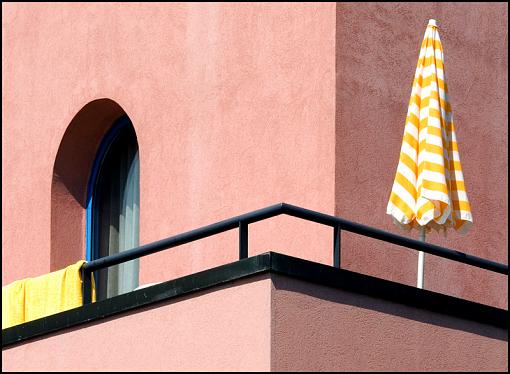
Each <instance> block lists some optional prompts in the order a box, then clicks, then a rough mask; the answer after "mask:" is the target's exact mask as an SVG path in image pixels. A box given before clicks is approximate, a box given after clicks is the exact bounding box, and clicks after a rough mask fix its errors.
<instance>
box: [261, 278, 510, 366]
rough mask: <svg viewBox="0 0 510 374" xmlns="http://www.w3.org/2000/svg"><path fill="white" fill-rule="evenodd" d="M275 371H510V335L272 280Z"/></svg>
mask: <svg viewBox="0 0 510 374" xmlns="http://www.w3.org/2000/svg"><path fill="white" fill-rule="evenodd" d="M272 281H273V282H272V287H273V289H272V297H271V299H272V307H271V311H272V323H273V326H272V329H271V347H272V350H271V370H272V371H307V372H318V371H347V372H349V371H362V372H363V371H369V372H371V371H383V372H392V371H399V372H414V371H421V372H428V371H434V372H451V371H461V372H462V371H468V372H471V371H508V331H507V330H505V329H502V328H496V327H493V326H487V325H484V324H480V323H477V322H472V321H467V320H462V319H459V318H455V317H450V316H446V315H442V314H439V313H434V312H428V311H424V310H420V309H416V308H413V307H409V306H405V305H400V304H397V303H393V302H388V301H385V300H380V299H376V298H373V297H368V296H363V295H358V294H354V293H350V292H345V291H341V290H335V289H333V288H329V287H324V286H319V285H315V284H311V283H307V282H303V281H300V280H296V279H292V278H288V277H284V276H279V275H274V276H273V277H272Z"/></svg>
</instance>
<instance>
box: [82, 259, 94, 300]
mask: <svg viewBox="0 0 510 374" xmlns="http://www.w3.org/2000/svg"><path fill="white" fill-rule="evenodd" d="M81 275H82V276H81V279H82V282H83V284H82V285H83V289H82V290H83V295H82V297H83V305H86V304H90V303H92V279H91V277H92V272H90V271H87V270H85V267H82V268H81Z"/></svg>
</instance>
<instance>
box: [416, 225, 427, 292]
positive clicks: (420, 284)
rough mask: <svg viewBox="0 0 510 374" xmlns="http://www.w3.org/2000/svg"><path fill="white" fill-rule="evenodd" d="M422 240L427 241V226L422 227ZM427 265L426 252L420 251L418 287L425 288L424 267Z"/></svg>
mask: <svg viewBox="0 0 510 374" xmlns="http://www.w3.org/2000/svg"><path fill="white" fill-rule="evenodd" d="M419 240H420V241H421V242H424V243H425V227H423V226H422V227H420V238H419ZM424 265H425V253H424V252H422V251H419V253H418V280H417V284H416V287H418V288H423V268H424Z"/></svg>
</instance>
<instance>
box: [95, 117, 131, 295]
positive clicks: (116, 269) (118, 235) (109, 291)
mask: <svg viewBox="0 0 510 374" xmlns="http://www.w3.org/2000/svg"><path fill="white" fill-rule="evenodd" d="M139 175H140V169H139V158H138V145H137V142H136V135H135V133H134V130H133V129H132V127H131V126H126V127H125V128H124V129H123V130H121V132H120V134H119V135H118V136H117V137H116V138H115V140H114V141H113V142H112V144H111V145H110V147H109V149H108V151H107V152H106V154H105V158H104V161H103V164H102V167H101V170H100V173H99V177H98V183H97V185H96V188H97V190H96V194H95V201H96V203H97V215H96V216H97V222H98V224H97V225H95V227H96V230H97V244H98V246H99V248H98V249H99V251H98V253H99V257H104V256H108V255H112V254H115V253H119V252H122V251H125V250H128V249H131V248H134V247H137V246H138V245H139V212H140V208H139V206H140V187H139V179H140V178H139ZM138 274H139V260H138V259H136V260H132V261H129V262H125V263H123V264H119V265H116V266H111V267H109V268H107V269H103V270H101V271H100V272H99V277H98V287H97V292H98V299H104V298H109V297H112V296H116V295H120V294H123V293H126V292H130V291H132V290H134V289H135V288H136V287H138Z"/></svg>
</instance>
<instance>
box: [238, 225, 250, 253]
mask: <svg viewBox="0 0 510 374" xmlns="http://www.w3.org/2000/svg"><path fill="white" fill-rule="evenodd" d="M247 257H248V224H247V223H245V222H242V221H240V222H239V260H242V259H243V258H247Z"/></svg>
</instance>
